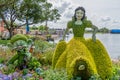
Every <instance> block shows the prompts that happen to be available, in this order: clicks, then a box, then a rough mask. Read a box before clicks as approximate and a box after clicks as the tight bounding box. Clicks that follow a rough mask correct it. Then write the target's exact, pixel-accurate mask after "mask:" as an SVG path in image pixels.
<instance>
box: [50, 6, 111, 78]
mask: <svg viewBox="0 0 120 80" xmlns="http://www.w3.org/2000/svg"><path fill="white" fill-rule="evenodd" d="M70 28H72V29H73V34H74V37H73V38H72V39H71V40H70V41H69V42H68V43H66V42H65V41H64V39H65V35H64V36H63V41H60V42H59V43H58V45H57V47H56V50H55V52H54V54H53V60H52V67H53V69H62V68H63V69H65V70H66V71H67V74H68V76H69V79H71V78H77V77H78V78H80V79H81V80H89V78H91V76H93V75H100V78H101V79H102V80H106V79H110V78H111V74H112V64H111V60H110V57H109V55H108V53H107V51H106V49H105V47H104V46H103V44H102V43H101V42H100V41H99V40H96V36H95V34H96V32H97V27H96V26H94V25H92V23H91V22H90V21H89V20H87V18H86V16H85V10H84V8H83V7H78V8H77V9H76V10H75V15H74V17H73V18H72V20H71V21H69V22H68V24H67V29H66V32H65V34H66V33H67V31H68V30H69V29H70ZM85 28H92V29H93V35H92V39H90V40H85V38H84V32H85Z"/></svg>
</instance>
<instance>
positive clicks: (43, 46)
mask: <svg viewBox="0 0 120 80" xmlns="http://www.w3.org/2000/svg"><path fill="white" fill-rule="evenodd" d="M49 47H53V44H51V43H48V42H47V41H43V40H41V39H39V40H35V50H34V52H35V53H44V52H45V51H46V50H47V49H48V48H49Z"/></svg>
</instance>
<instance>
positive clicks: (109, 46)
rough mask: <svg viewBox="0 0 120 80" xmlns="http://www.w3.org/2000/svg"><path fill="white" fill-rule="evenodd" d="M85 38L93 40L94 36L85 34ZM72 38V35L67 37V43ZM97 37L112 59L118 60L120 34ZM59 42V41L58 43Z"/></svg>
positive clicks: (119, 54) (97, 35)
mask: <svg viewBox="0 0 120 80" xmlns="http://www.w3.org/2000/svg"><path fill="white" fill-rule="evenodd" d="M84 36H85V38H91V36H92V34H85V35H84ZM72 37H73V35H72V34H70V35H69V36H68V37H66V41H67V42H68V41H69V40H70V39H71V38H72ZM96 37H97V39H99V40H100V41H101V42H102V43H103V45H104V46H105V48H106V50H107V52H108V53H109V56H110V57H111V58H112V59H117V58H118V57H119V56H120V34H96ZM59 40H60V39H57V40H56V42H58V41H59Z"/></svg>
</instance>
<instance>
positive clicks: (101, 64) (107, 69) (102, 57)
mask: <svg viewBox="0 0 120 80" xmlns="http://www.w3.org/2000/svg"><path fill="white" fill-rule="evenodd" d="M86 46H87V48H88V49H89V51H90V52H91V55H92V57H93V59H94V61H95V64H96V67H97V71H98V74H99V75H100V77H101V78H102V79H103V80H105V79H110V78H111V76H112V63H111V60H110V57H109V55H108V53H107V50H106V49H105V47H104V46H103V45H102V43H101V42H100V41H99V40H97V41H96V42H93V41H92V39H88V40H87V41H86Z"/></svg>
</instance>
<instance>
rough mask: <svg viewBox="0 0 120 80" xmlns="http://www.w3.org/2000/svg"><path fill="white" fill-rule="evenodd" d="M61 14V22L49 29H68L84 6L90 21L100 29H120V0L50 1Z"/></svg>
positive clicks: (50, 25) (53, 24)
mask: <svg viewBox="0 0 120 80" xmlns="http://www.w3.org/2000/svg"><path fill="white" fill-rule="evenodd" d="M48 1H49V2H51V3H52V4H53V7H55V8H57V9H58V10H59V12H60V14H61V15H62V16H61V20H59V21H57V22H56V23H53V22H49V23H48V26H49V27H54V28H66V24H67V22H68V21H69V20H71V17H72V16H73V14H74V10H75V9H76V8H77V7H78V6H83V7H84V8H85V10H86V15H87V17H88V19H89V20H91V21H92V23H93V24H94V25H96V26H98V28H102V27H107V28H109V29H116V28H119V29H120V0H48Z"/></svg>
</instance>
